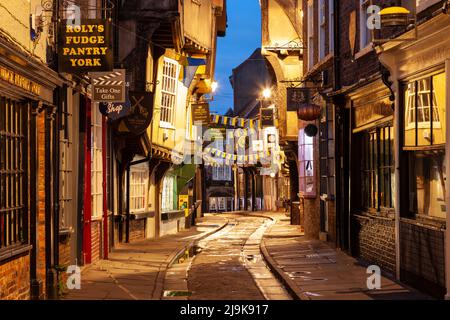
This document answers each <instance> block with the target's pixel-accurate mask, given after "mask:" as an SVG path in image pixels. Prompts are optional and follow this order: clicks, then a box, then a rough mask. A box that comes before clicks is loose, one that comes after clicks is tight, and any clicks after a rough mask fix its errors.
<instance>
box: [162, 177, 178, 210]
mask: <svg viewBox="0 0 450 320" xmlns="http://www.w3.org/2000/svg"><path fill="white" fill-rule="evenodd" d="M173 191H174V177H173V176H170V175H169V176H165V177H164V179H163V184H162V196H161V198H162V199H161V209H162V211H163V212H168V211H173V210H174V208H175V207H174V201H173V197H174V194H173Z"/></svg>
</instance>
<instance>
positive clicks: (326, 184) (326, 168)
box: [320, 105, 335, 197]
mask: <svg viewBox="0 0 450 320" xmlns="http://www.w3.org/2000/svg"><path fill="white" fill-rule="evenodd" d="M333 118H334V116H333V106H332V105H328V106H327V107H326V108H323V110H322V118H321V121H320V194H321V195H328V196H330V197H332V196H334V194H335V165H334V162H335V159H334V153H335V150H334V121H333Z"/></svg>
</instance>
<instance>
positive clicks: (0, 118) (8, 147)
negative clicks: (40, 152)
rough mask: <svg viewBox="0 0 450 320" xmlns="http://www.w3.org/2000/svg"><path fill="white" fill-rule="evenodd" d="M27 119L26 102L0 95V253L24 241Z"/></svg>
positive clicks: (26, 233)
mask: <svg viewBox="0 0 450 320" xmlns="http://www.w3.org/2000/svg"><path fill="white" fill-rule="evenodd" d="M8 111H9V112H8ZM8 119H9V120H10V121H9V122H8ZM28 119H29V104H26V103H21V102H18V101H16V100H12V99H7V98H5V97H0V256H1V255H2V253H4V252H5V251H8V250H11V249H14V248H18V247H21V246H25V245H27V244H28V239H29V230H28V210H29V207H28ZM2 140H3V143H2ZM5 142H6V143H5ZM13 229H14V230H13Z"/></svg>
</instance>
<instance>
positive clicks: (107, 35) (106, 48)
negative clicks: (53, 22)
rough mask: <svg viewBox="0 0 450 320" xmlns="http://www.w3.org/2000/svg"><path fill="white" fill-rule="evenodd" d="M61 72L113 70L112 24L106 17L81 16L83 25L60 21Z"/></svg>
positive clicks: (59, 54) (59, 56)
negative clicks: (90, 17) (91, 17)
mask: <svg viewBox="0 0 450 320" xmlns="http://www.w3.org/2000/svg"><path fill="white" fill-rule="evenodd" d="M58 44H59V48H58V65H59V72H66V73H72V74H78V75H81V74H85V73H88V72H101V71H112V69H113V62H114V61H113V50H112V28H111V22H110V21H108V20H105V19H81V21H80V25H76V26H74V25H72V24H71V23H68V20H61V22H59V37H58Z"/></svg>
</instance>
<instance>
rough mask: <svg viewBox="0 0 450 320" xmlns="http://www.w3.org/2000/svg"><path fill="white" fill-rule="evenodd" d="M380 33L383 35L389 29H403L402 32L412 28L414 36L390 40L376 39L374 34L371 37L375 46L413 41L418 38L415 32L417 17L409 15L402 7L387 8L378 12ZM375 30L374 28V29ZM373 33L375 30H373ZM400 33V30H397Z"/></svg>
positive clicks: (412, 14)
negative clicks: (391, 42) (392, 42)
mask: <svg viewBox="0 0 450 320" xmlns="http://www.w3.org/2000/svg"><path fill="white" fill-rule="evenodd" d="M377 15H378V19H379V27H378V30H379V31H380V33H383V32H384V31H386V30H389V29H393V28H396V29H399V28H403V29H404V31H405V32H406V31H408V30H409V29H410V28H414V36H413V37H411V38H404V37H401V36H400V37H396V38H393V39H392V38H391V39H382V38H376V37H375V34H374V37H373V39H374V40H373V42H374V43H375V44H382V43H385V42H390V41H397V42H404V41H415V40H417V38H418V31H417V15H416V14H414V13H411V11H409V10H408V9H406V8H404V7H387V8H384V9H382V10H380V11H379V12H378V14H377ZM375 29H376V28H375ZM373 31H375V30H373ZM399 31H400V30H399Z"/></svg>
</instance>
